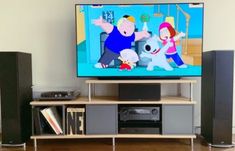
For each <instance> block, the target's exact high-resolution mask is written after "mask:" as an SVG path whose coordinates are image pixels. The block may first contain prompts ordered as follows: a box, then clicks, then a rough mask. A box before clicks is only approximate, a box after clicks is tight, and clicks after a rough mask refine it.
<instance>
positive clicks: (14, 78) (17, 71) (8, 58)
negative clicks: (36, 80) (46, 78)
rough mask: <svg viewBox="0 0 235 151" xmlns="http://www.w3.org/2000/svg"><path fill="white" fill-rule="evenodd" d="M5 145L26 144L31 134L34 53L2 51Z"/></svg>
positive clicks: (0, 75)
mask: <svg viewBox="0 0 235 151" xmlns="http://www.w3.org/2000/svg"><path fill="white" fill-rule="evenodd" d="M0 88H1V114H2V144H23V143H25V142H26V141H27V140H28V139H29V138H30V135H31V125H32V124H31V108H30V104H29V103H30V101H31V100H32V65H31V54H27V53H20V52H0Z"/></svg>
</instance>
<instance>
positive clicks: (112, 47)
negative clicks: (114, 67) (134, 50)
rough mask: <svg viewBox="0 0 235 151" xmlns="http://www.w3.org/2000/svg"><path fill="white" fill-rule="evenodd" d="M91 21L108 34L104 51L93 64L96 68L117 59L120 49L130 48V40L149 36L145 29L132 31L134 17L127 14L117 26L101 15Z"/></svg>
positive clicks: (107, 64) (133, 28) (106, 65)
mask: <svg viewBox="0 0 235 151" xmlns="http://www.w3.org/2000/svg"><path fill="white" fill-rule="evenodd" d="M93 23H94V24H95V25H96V26H100V27H101V28H102V29H103V30H104V31H105V32H106V33H107V34H108V37H107V39H106V40H105V42H104V53H103V54H102V56H101V57H100V59H99V60H98V63H96V64H95V67H96V68H107V67H108V66H109V64H110V62H112V61H113V60H114V59H118V57H119V56H120V52H121V51H122V50H124V49H130V48H131V43H132V42H134V41H138V40H140V39H142V38H147V37H149V36H150V34H149V33H148V32H147V31H140V32H134V31H135V18H134V17H133V16H129V15H124V16H123V17H122V18H121V19H119V20H118V23H117V26H114V25H112V24H110V23H108V22H106V21H105V20H104V19H103V18H102V17H100V18H98V19H95V20H94V21H93Z"/></svg>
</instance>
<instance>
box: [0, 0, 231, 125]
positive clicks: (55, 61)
mask: <svg viewBox="0 0 235 151" xmlns="http://www.w3.org/2000/svg"><path fill="white" fill-rule="evenodd" d="M136 1H138V2H151V0H129V1H128V0H116V1H115V2H117V3H118V2H121V3H125V2H136ZM190 1H191V2H196V0H194V1H192V0H190ZM78 2H81V1H79V0H11V1H10V0H0V51H4V50H14V51H15V50H17V51H18V50H21V51H24V52H29V53H32V62H33V85H35V86H46V87H51V86H52V87H61V86H66V87H67V86H72V87H78V88H80V90H81V91H82V94H83V95H86V94H87V86H86V85H85V84H84V79H79V78H77V77H76V55H75V54H76V53H75V44H76V40H75V20H74V19H75V10H74V9H75V6H74V4H75V3H78ZM83 2H85V3H87V2H88V1H85V0H83ZM89 2H94V1H89ZM96 2H100V1H99V0H96ZM103 2H105V3H108V2H109V3H110V2H112V1H111V0H105V1H103ZM152 2H154V1H152ZM155 2H171V1H170V0H165V1H164V0H158V1H156V0H155ZM174 2H183V1H182V0H176V1H174ZM184 2H189V1H184ZM201 2H203V1H201ZM204 2H205V22H204V51H208V50H214V49H222V50H224V49H233V50H234V49H235V38H234V37H233V36H234V35H235V29H234V27H235V20H234V17H235V16H234V14H235V1H234V0H223V1H221V0H207V1H204ZM196 79H197V80H198V82H199V83H198V84H197V85H196V86H195V88H194V91H195V93H194V98H195V100H197V101H198V104H197V106H196V111H195V113H196V114H195V125H196V126H199V125H200V78H196ZM165 87H166V88H165V91H171V92H172V90H171V89H169V88H167V86H165ZM98 88H99V89H98V90H97V93H98V94H108V93H110V92H111V91H110V90H112V89H115V90H116V87H115V86H114V87H112V86H107V87H106V86H98ZM234 107H235V103H234ZM234 119H235V114H234ZM233 125H234V126H235V120H234V124H233Z"/></svg>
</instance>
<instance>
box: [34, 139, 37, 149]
mask: <svg viewBox="0 0 235 151" xmlns="http://www.w3.org/2000/svg"><path fill="white" fill-rule="evenodd" d="M34 148H37V139H36V138H35V139H34Z"/></svg>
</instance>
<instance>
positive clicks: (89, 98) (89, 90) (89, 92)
mask: <svg viewBox="0 0 235 151" xmlns="http://www.w3.org/2000/svg"><path fill="white" fill-rule="evenodd" d="M88 100H89V102H90V101H91V84H90V83H88Z"/></svg>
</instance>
